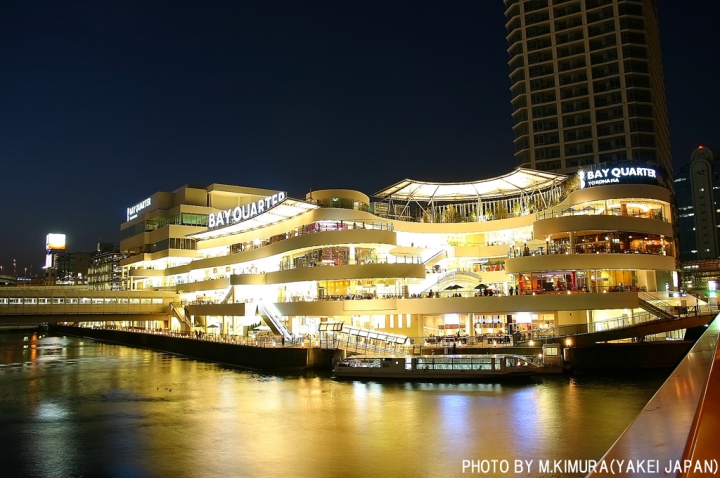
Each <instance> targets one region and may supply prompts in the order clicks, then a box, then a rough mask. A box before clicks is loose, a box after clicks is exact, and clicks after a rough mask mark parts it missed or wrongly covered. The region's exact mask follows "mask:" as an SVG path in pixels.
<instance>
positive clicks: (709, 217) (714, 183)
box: [674, 146, 720, 289]
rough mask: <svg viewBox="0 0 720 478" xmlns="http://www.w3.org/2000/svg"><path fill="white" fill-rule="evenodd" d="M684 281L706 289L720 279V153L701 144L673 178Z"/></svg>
mask: <svg viewBox="0 0 720 478" xmlns="http://www.w3.org/2000/svg"><path fill="white" fill-rule="evenodd" d="M674 189H675V201H676V205H677V225H678V231H679V232H678V239H679V243H680V256H679V257H680V261H681V266H680V268H681V270H682V273H683V284H684V286H685V287H686V288H688V289H706V287H707V282H708V281H712V280H714V281H718V280H720V266H719V265H718V262H719V260H720V243H719V242H718V236H719V234H718V227H719V226H720V210H719V209H718V205H720V154H719V153H717V152H715V151H713V150H711V149H710V148H706V147H704V146H700V147H698V148H697V149H696V150H695V151H693V153H692V155H691V156H690V161H689V162H688V164H686V165H685V166H683V167H682V168H680V170H679V171H678V173H677V174H676V176H675V179H674Z"/></svg>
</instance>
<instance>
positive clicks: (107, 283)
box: [88, 242, 125, 290]
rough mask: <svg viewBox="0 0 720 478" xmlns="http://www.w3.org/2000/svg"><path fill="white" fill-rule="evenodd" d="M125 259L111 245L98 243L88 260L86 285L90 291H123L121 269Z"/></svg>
mask: <svg viewBox="0 0 720 478" xmlns="http://www.w3.org/2000/svg"><path fill="white" fill-rule="evenodd" d="M124 257H125V255H124V254H122V253H121V252H120V251H119V250H115V249H114V248H113V245H112V244H107V243H102V242H101V243H99V244H98V245H97V250H96V252H95V253H94V254H93V255H92V257H91V258H90V268H89V270H88V285H89V286H90V288H91V289H92V290H123V280H122V267H121V266H120V261H121V260H122V259H123V258H124Z"/></svg>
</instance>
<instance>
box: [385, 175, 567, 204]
mask: <svg viewBox="0 0 720 478" xmlns="http://www.w3.org/2000/svg"><path fill="white" fill-rule="evenodd" d="M566 177H567V176H566V175H564V174H556V173H549V172H546V171H537V170H535V169H525V168H517V169H515V170H514V171H512V172H511V173H508V174H505V175H503V176H498V177H496V178H490V179H483V180H480V181H473V182H468V183H427V182H424V181H415V180H413V179H405V180H403V181H400V182H398V183H395V184H393V185H392V186H389V187H387V188H385V189H383V190H382V191H379V192H377V193H375V194H374V196H375V197H378V198H382V199H388V198H392V199H398V200H407V201H424V202H431V201H432V202H436V201H468V200H477V199H491V198H498V197H503V196H516V195H519V194H527V193H531V192H534V191H538V190H540V191H542V190H545V189H549V188H551V187H553V186H557V185H558V184H560V183H561V182H562V181H563V180H565V178H566Z"/></svg>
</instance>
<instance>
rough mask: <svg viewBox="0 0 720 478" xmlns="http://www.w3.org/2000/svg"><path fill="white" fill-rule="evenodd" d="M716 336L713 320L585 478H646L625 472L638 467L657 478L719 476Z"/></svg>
mask: <svg viewBox="0 0 720 478" xmlns="http://www.w3.org/2000/svg"><path fill="white" fill-rule="evenodd" d="M719 335H720V321H718V320H717V318H716V319H715V320H714V321H713V322H712V323H711V324H710V325H709V326H708V328H707V330H706V331H705V333H704V334H703V335H702V336H701V337H700V339H699V340H698V341H697V343H695V345H694V346H693V348H692V349H691V350H690V352H689V353H688V354H687V356H686V357H685V358H684V359H683V360H682V362H680V364H679V365H678V366H677V368H676V369H675V370H674V371H673V372H672V374H670V377H669V378H668V379H667V380H666V381H665V383H664V384H663V385H662V386H661V387H660V389H659V390H658V391H657V393H655V395H654V396H653V397H652V399H650V401H649V402H648V404H647V405H646V406H645V407H644V408H643V410H642V411H641V412H640V414H639V415H638V416H637V418H636V419H635V421H634V422H633V423H632V424H631V425H630V426H629V427H628V428H627V430H625V432H623V434H622V435H621V436H620V438H619V439H618V440H617V441H616V442H615V443H614V444H613V445H612V447H610V449H609V450H608V452H607V453H605V456H603V457H602V459H601V460H600V461H599V462H598V465H597V466H596V467H595V471H593V472H592V473H590V474H589V475H588V477H596V476H606V475H607V476H610V475H614V476H627V477H635V476H638V477H639V476H648V469H647V466H645V467H642V468H640V469H638V468H637V467H633V469H630V468H628V465H627V464H628V463H632V464H633V465H635V464H637V463H640V462H643V463H645V464H651V466H655V464H657V465H658V469H657V470H656V471H655V473H656V474H658V475H662V476H675V477H695V476H710V475H714V474H717V473H718V464H719V458H718V452H717V438H718V436H720V349H719V348H718V336H719ZM613 460H615V461H613ZM620 461H622V462H623V463H624V464H625V465H620V464H619V463H620ZM613 464H614V465H615V467H614V468H612V465H613ZM619 467H621V468H619ZM708 470H710V471H708Z"/></svg>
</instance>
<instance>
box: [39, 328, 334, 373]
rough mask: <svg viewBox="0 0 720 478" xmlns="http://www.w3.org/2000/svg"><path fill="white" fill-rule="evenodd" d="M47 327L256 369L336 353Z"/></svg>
mask: <svg viewBox="0 0 720 478" xmlns="http://www.w3.org/2000/svg"><path fill="white" fill-rule="evenodd" d="M49 330H50V332H53V333H56V334H65V335H73V336H76V337H87V338H90V339H94V340H100V341H103V342H109V343H113V344H119V345H127V346H130V347H138V348H144V349H151V350H158V351H162V352H170V353H173V354H178V355H184V356H187V357H192V358H197V359H200V360H208V361H212V362H221V363H225V364H229V365H235V366H239V367H245V368H251V369H257V370H283V371H302V370H308V369H315V368H319V369H325V370H330V369H331V368H332V360H333V356H334V353H335V351H333V350H324V349H319V348H300V347H267V348H263V347H251V346H247V345H235V344H225V343H218V342H208V341H204V340H194V339H185V338H179V337H168V336H165V335H154V334H141V333H136V332H126V331H123V330H105V329H90V328H85V327H69V326H64V325H51V326H49Z"/></svg>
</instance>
